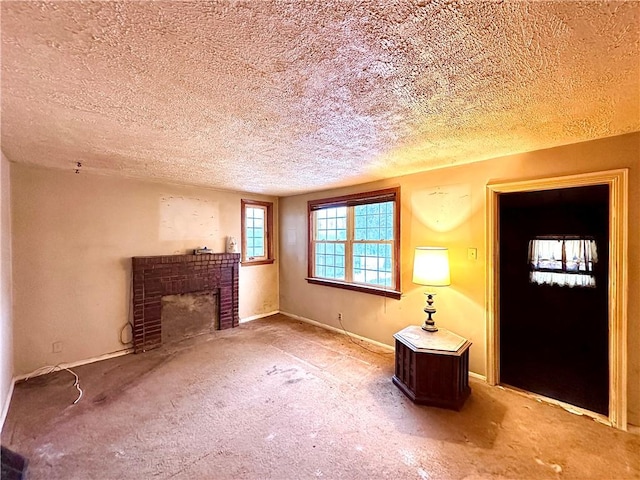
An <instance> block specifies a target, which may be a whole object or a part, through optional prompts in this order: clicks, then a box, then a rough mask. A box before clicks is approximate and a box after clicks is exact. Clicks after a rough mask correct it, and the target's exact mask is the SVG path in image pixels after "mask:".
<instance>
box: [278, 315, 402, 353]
mask: <svg viewBox="0 0 640 480" xmlns="http://www.w3.org/2000/svg"><path fill="white" fill-rule="evenodd" d="M280 313H281V314H282V315H286V316H287V317H291V318H295V319H296V320H300V321H301V322H305V323H308V324H310V325H314V326H316V327H320V328H324V329H325V330H331V331H332V332H336V333H340V334H342V335H347V336H349V337H353V338H357V339H358V340H362V341H363V342H368V343H370V344H372V345H375V346H377V347H380V348H384V349H386V350H391V351H392V352H393V351H395V348H394V347H392V346H391V345H387V344H386V343H381V342H376V341H375V340H371V339H370V338H367V337H363V336H361V335H358V334H356V333H351V332H348V331H346V330H342V329H340V328H336V327H332V326H331V325H327V324H325V323H320V322H317V321H315V320H311V319H310V318H306V317H301V316H300V315H295V314H293V313H288V312H283V311H280Z"/></svg>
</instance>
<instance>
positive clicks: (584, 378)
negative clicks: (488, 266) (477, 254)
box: [499, 185, 609, 415]
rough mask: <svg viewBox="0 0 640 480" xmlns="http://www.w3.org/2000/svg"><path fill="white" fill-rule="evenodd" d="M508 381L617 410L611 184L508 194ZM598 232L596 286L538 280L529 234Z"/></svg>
mask: <svg viewBox="0 0 640 480" xmlns="http://www.w3.org/2000/svg"><path fill="white" fill-rule="evenodd" d="M499 214H500V219H499V225H500V227H499V228H500V231H499V235H500V313H499V315H500V381H501V383H503V384H507V385H511V386H514V387H517V388H521V389H523V390H527V391H530V392H535V393H538V394H541V395H544V396H547V397H550V398H554V399H557V400H561V401H563V402H566V403H569V404H572V405H576V406H579V407H582V408H585V409H588V410H591V411H594V412H598V413H601V414H604V415H607V414H608V412H609V367H608V366H609V359H608V255H609V251H608V248H609V238H608V235H609V187H608V186H607V185H596V186H589V187H576V188H566V189H557V190H548V191H541V192H521V193H509V194H502V195H500V197H499ZM542 236H557V237H559V236H568V237H571V238H575V237H584V238H591V239H593V240H595V243H596V246H597V254H598V255H597V260H598V261H597V262H596V263H595V264H594V266H593V268H594V271H593V276H594V279H595V287H581V286H574V287H568V286H558V285H549V284H537V283H534V282H532V280H531V278H530V273H531V266H530V263H529V242H530V240H532V239H535V238H536V237H542Z"/></svg>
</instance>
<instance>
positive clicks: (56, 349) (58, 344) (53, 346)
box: [51, 342, 62, 353]
mask: <svg viewBox="0 0 640 480" xmlns="http://www.w3.org/2000/svg"><path fill="white" fill-rule="evenodd" d="M51 349H52V350H53V353H61V352H62V342H53V343H52V344H51Z"/></svg>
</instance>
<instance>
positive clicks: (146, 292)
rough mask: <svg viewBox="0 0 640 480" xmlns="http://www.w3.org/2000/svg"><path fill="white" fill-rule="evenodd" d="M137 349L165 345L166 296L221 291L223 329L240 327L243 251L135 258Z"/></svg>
mask: <svg viewBox="0 0 640 480" xmlns="http://www.w3.org/2000/svg"><path fill="white" fill-rule="evenodd" d="M132 263H133V299H132V302H133V348H134V350H135V352H136V353H140V352H144V351H145V350H150V349H152V348H157V347H159V346H160V345H161V344H162V325H161V322H160V311H161V309H162V303H161V297H162V296H163V295H177V294H181V293H192V292H202V291H210V292H214V293H217V295H218V297H217V298H218V301H219V303H220V305H219V308H218V315H219V324H220V330H223V329H226V328H233V327H237V326H238V323H239V316H238V270H239V266H240V254H238V253H214V254H205V255H163V256H157V257H133V259H132Z"/></svg>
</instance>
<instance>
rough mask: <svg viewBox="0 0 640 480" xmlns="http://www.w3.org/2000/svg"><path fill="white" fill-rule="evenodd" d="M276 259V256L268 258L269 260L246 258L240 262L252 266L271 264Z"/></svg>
mask: <svg viewBox="0 0 640 480" xmlns="http://www.w3.org/2000/svg"><path fill="white" fill-rule="evenodd" d="M275 261H276V260H275V259H274V258H268V259H267V260H253V261H252V260H246V261H244V262H240V265H242V266H243V267H250V266H252V265H269V264H271V263H274V262H275Z"/></svg>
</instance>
